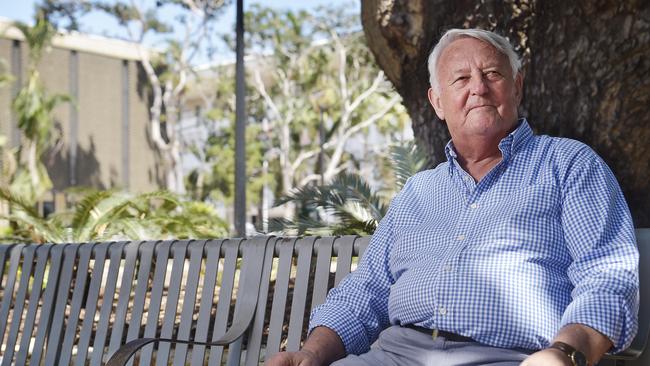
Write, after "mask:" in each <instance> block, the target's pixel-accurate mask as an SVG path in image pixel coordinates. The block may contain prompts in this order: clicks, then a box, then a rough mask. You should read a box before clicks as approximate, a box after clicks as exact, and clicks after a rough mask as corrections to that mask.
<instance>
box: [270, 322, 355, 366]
mask: <svg viewBox="0 0 650 366" xmlns="http://www.w3.org/2000/svg"><path fill="white" fill-rule="evenodd" d="M343 357H345V348H344V346H343V342H341V338H339V336H338V334H336V332H334V331H333V330H331V329H329V328H327V327H316V328H314V330H313V331H312V332H311V334H310V335H309V337H308V338H307V341H305V344H304V345H303V346H302V349H301V350H300V351H298V352H280V353H277V354H275V355H274V356H273V357H272V358H271V359H270V360H268V361H267V362H266V363H265V365H266V366H321V365H329V364H330V363H332V362H334V361H336V360H338V359H340V358H343Z"/></svg>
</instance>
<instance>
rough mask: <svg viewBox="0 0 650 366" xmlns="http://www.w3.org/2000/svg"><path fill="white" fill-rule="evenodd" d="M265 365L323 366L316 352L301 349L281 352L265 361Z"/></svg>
mask: <svg viewBox="0 0 650 366" xmlns="http://www.w3.org/2000/svg"><path fill="white" fill-rule="evenodd" d="M264 365H265V366H321V362H320V360H319V359H318V357H316V355H315V354H313V353H311V352H309V351H305V350H300V351H298V352H280V353H276V354H275V355H273V357H271V359H270V360H268V361H266V362H265V363H264Z"/></svg>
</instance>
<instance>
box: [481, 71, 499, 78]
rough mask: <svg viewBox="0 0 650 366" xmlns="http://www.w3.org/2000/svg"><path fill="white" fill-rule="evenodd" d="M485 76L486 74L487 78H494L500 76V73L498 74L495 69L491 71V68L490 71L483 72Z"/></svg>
mask: <svg viewBox="0 0 650 366" xmlns="http://www.w3.org/2000/svg"><path fill="white" fill-rule="evenodd" d="M485 76H487V77H488V78H491V79H494V78H498V77H500V76H501V74H499V73H498V72H497V71H493V70H492V71H488V72H486V73H485Z"/></svg>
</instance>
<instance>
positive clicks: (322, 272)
mask: <svg viewBox="0 0 650 366" xmlns="http://www.w3.org/2000/svg"><path fill="white" fill-rule="evenodd" d="M334 239H335V238H334V237H331V236H330V237H326V238H319V239H318V240H317V241H316V247H315V249H316V271H315V273H314V291H313V293H312V298H311V308H312V310H313V309H314V308H315V307H316V306H318V305H320V304H322V303H324V302H325V297H326V296H327V291H328V290H329V287H330V283H329V282H330V266H331V264H332V250H333V247H334Z"/></svg>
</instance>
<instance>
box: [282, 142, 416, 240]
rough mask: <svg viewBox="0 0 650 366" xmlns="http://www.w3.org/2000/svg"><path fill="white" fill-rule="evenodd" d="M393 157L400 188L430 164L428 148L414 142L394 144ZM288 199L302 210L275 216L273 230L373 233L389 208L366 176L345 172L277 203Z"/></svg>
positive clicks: (393, 166)
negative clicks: (292, 215)
mask: <svg viewBox="0 0 650 366" xmlns="http://www.w3.org/2000/svg"><path fill="white" fill-rule="evenodd" d="M390 160H391V166H392V168H393V172H394V174H395V179H396V181H397V188H398V189H399V188H401V187H402V186H403V185H404V184H405V183H406V180H407V179H408V178H409V177H411V176H412V175H413V174H415V173H417V172H418V171H420V170H421V169H423V168H424V167H425V164H426V156H425V154H424V152H423V151H422V150H420V149H419V148H417V146H416V145H415V144H414V143H413V142H409V143H406V144H405V145H403V146H401V145H394V146H392V147H391V154H390ZM392 193H393V194H394V193H395V191H393V192H392ZM391 196H392V194H391ZM287 202H294V203H296V204H298V205H299V206H300V207H302V209H303V210H302V214H301V215H299V216H298V218H297V219H295V220H285V219H279V220H274V222H273V230H276V231H282V232H284V233H290V234H307V235H345V234H358V235H371V234H372V233H374V231H375V229H376V228H377V225H378V224H379V221H381V219H382V218H383V217H384V215H385V214H386V212H387V210H388V202H387V200H386V199H385V198H384V196H383V195H380V194H379V193H377V192H374V191H373V190H372V189H371V188H370V185H369V184H368V183H367V182H366V180H365V179H364V178H363V177H361V176H360V175H358V174H349V173H345V172H343V173H340V174H339V175H337V176H336V177H335V178H334V180H333V181H332V182H331V183H329V184H324V185H308V186H305V187H301V188H298V189H296V190H294V191H293V192H291V193H290V194H288V195H286V196H283V197H281V198H280V199H279V200H278V202H277V204H278V205H281V204H284V203H287Z"/></svg>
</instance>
